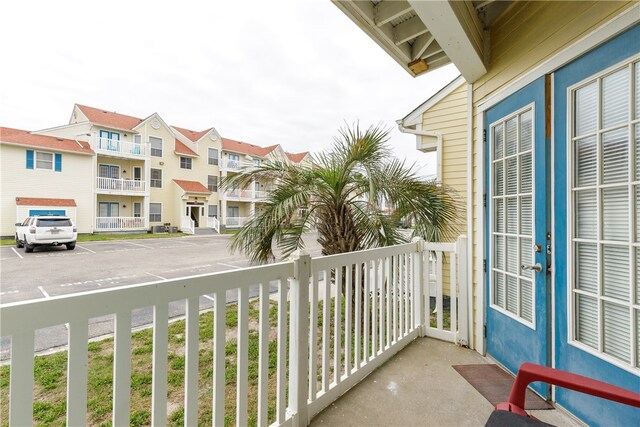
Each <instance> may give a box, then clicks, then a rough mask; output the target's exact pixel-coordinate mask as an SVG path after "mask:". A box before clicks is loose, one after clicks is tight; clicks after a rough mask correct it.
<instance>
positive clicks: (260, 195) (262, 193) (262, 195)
mask: <svg viewBox="0 0 640 427" xmlns="http://www.w3.org/2000/svg"><path fill="white" fill-rule="evenodd" d="M268 196H269V192H268V191H260V190H256V191H255V193H254V198H256V199H266V198H267V197H268Z"/></svg>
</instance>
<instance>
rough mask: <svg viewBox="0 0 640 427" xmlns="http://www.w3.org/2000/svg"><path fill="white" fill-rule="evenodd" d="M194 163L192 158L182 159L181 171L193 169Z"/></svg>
mask: <svg viewBox="0 0 640 427" xmlns="http://www.w3.org/2000/svg"><path fill="white" fill-rule="evenodd" d="M192 161H193V159H192V158H191V157H180V169H191V165H192Z"/></svg>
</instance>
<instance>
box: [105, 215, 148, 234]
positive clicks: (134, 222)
mask: <svg viewBox="0 0 640 427" xmlns="http://www.w3.org/2000/svg"><path fill="white" fill-rule="evenodd" d="M145 228H146V227H145V219H144V218H142V217H127V216H103V217H97V218H96V231H128V230H144V229H145Z"/></svg>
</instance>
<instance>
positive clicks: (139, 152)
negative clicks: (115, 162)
mask: <svg viewBox="0 0 640 427" xmlns="http://www.w3.org/2000/svg"><path fill="white" fill-rule="evenodd" d="M92 145H93V149H94V150H95V152H96V153H98V154H101V155H105V156H111V157H126V158H130V159H147V158H148V157H149V152H148V147H147V145H146V144H136V143H134V142H131V141H120V140H117V139H109V138H103V137H96V138H94V139H93V144H92Z"/></svg>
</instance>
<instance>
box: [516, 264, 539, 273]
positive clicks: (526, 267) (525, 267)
mask: <svg viewBox="0 0 640 427" xmlns="http://www.w3.org/2000/svg"><path fill="white" fill-rule="evenodd" d="M520 268H521V269H522V270H530V271H537V272H538V273H540V272H541V271H542V265H541V264H540V263H539V262H538V263H536V264H534V265H525V264H522V265H521V266H520Z"/></svg>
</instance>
